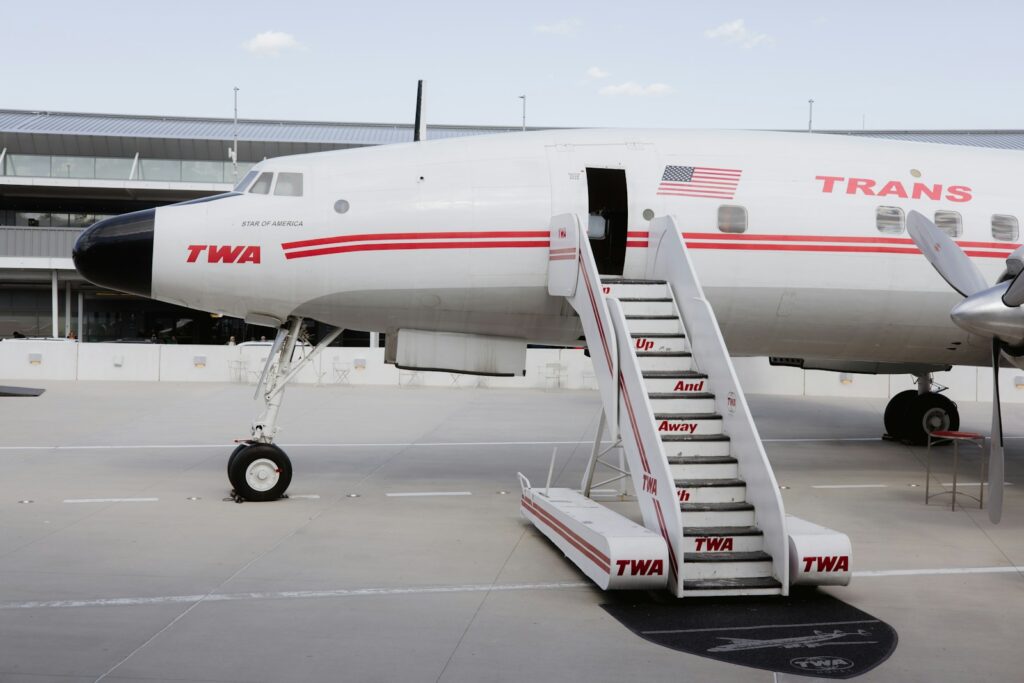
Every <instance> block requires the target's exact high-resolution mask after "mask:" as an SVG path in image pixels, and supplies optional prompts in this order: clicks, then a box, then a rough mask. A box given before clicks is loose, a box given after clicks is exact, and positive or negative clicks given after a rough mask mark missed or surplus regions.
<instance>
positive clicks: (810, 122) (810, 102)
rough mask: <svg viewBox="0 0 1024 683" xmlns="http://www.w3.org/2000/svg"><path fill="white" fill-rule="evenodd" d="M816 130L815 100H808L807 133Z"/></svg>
mask: <svg viewBox="0 0 1024 683" xmlns="http://www.w3.org/2000/svg"><path fill="white" fill-rule="evenodd" d="M813 128H814V100H807V132H808V133H810V132H811V131H812V130H813Z"/></svg>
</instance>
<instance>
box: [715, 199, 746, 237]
mask: <svg viewBox="0 0 1024 683" xmlns="http://www.w3.org/2000/svg"><path fill="white" fill-rule="evenodd" d="M718 229H719V230H721V231H722V232H746V231H747V209H746V208H745V207H742V206H732V205H728V204H723V205H722V206H719V207H718Z"/></svg>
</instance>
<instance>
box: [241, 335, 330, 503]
mask: <svg viewBox="0 0 1024 683" xmlns="http://www.w3.org/2000/svg"><path fill="white" fill-rule="evenodd" d="M341 331H342V330H341V328H338V329H336V330H334V331H333V332H331V333H330V334H328V335H327V336H326V337H324V338H323V339H322V340H320V343H319V344H317V345H316V346H315V347H314V348H313V349H312V350H311V351H310V352H309V353H306V354H304V355H303V357H302V358H301V359H300V360H299V361H298V362H295V363H293V362H292V358H293V356H294V354H295V346H296V344H297V343H298V342H299V340H300V337H301V338H302V341H303V342H304V341H305V339H304V337H305V335H304V333H303V331H302V318H298V317H291V318H289V319H288V322H287V323H286V324H285V325H283V326H282V327H281V328H280V329H279V330H278V332H277V336H276V337H275V338H274V345H273V346H272V347H271V350H270V353H269V354H268V356H267V364H266V365H265V366H264V368H263V373H262V375H261V376H260V381H259V383H258V385H257V387H256V397H257V398H258V397H262V398H263V403H264V406H265V408H264V410H263V413H262V414H261V415H260V416H259V417H258V418H256V420H255V421H254V422H253V424H252V429H251V435H250V437H249V438H248V439H246V440H245V441H244V442H242V443H240V444H239V445H238V447H237V448H235V450H234V451H233V452H232V453H231V456H230V457H229V458H228V481H230V482H231V488H232V491H231V495H232V496H233V497H234V499H235V500H236V501H238V502H242V501H253V502H264V501H270V500H277V499H278V498H280V497H282V496H283V495H284V492H285V491H287V490H288V486H289V484H291V482H292V461H291V459H290V458H289V457H288V455H287V454H286V453H285V452H284V451H283V450H281V448H279V447H278V446H277V445H276V444H274V437H275V436H276V435H277V414H278V411H279V410H280V409H281V402H282V400H283V399H284V388H285V386H287V384H288V382H290V381H291V380H292V379H293V378H294V377H295V376H296V375H297V374H298V373H299V371H300V370H301V369H302V368H303V366H305V365H306V363H309V362H310V361H311V360H313V359H314V358H315V357H316V356H317V355H318V354H319V353H320V352H321V351H322V350H323V349H324V348H326V347H327V346H328V345H329V344H330V343H331V342H332V341H334V340H335V339H337V338H338V335H340V334H341ZM303 346H304V347H305V346H306V345H305V344H304V345H303Z"/></svg>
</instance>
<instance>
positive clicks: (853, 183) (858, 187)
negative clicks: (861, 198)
mask: <svg viewBox="0 0 1024 683" xmlns="http://www.w3.org/2000/svg"><path fill="white" fill-rule="evenodd" d="M874 186H875V181H874V180H871V179H870V178H850V179H849V180H848V181H847V182H846V194H857V192H861V193H863V194H866V195H868V196H871V197H873V196H874V195H875V191H874V190H873V189H871V188H873V187H874Z"/></svg>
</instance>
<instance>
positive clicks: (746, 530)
mask: <svg viewBox="0 0 1024 683" xmlns="http://www.w3.org/2000/svg"><path fill="white" fill-rule="evenodd" d="M763 535H764V532H763V531H761V530H760V529H758V528H757V527H756V526H688V527H686V528H685V529H683V536H763Z"/></svg>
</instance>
